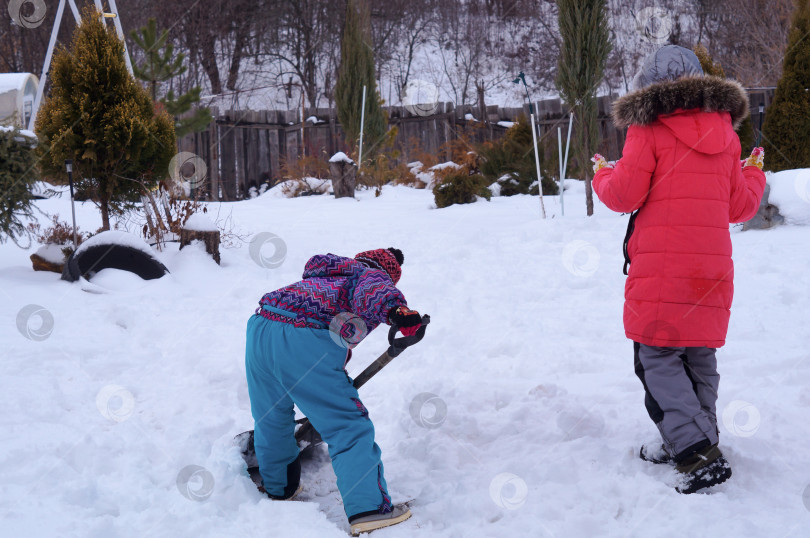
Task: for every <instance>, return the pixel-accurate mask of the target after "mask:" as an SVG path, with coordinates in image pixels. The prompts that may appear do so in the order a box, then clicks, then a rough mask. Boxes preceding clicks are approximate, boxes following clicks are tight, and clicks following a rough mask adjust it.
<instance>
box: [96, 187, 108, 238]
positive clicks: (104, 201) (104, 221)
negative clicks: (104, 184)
mask: <svg viewBox="0 0 810 538" xmlns="http://www.w3.org/2000/svg"><path fill="white" fill-rule="evenodd" d="M98 204H99V206H100V207H101V229H102V231H107V230H109V229H110V199H109V198H108V197H106V196H102V198H101V199H100V200H99V201H98Z"/></svg>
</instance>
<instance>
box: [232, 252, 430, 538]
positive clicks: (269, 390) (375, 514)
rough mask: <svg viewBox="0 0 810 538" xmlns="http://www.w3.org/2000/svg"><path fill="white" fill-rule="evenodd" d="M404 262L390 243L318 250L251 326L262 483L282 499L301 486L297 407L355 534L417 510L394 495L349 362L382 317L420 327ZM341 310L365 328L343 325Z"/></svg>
mask: <svg viewBox="0 0 810 538" xmlns="http://www.w3.org/2000/svg"><path fill="white" fill-rule="evenodd" d="M402 263H403V256H402V253H401V252H400V251H399V250H397V249H394V248H389V249H378V250H371V251H368V252H362V253H360V254H358V255H357V256H355V257H354V258H344V257H341V256H336V255H334V254H326V255H317V256H314V257H312V258H311V259H310V260H309V261H308V262H307V264H306V268H305V269H304V276H303V280H301V281H300V282H296V283H294V284H290V285H289V286H286V287H284V288H281V289H279V290H276V291H274V292H270V293H268V294H266V295H265V296H264V297H262V299H261V301H260V302H259V305H260V306H259V308H258V309H257V311H256V314H254V315H253V316H252V317H251V318H250V320H249V321H248V326H247V348H246V352H245V368H246V370H247V382H248V391H249V394H250V407H251V412H252V414H253V419H254V421H255V431H254V446H255V449H256V458H257V460H258V463H259V471H260V473H261V476H262V480H263V482H264V489H265V490H266V492H267V494H268V495H269V496H270V497H271V498H273V499H277V500H286V499H291V498H293V497H294V496H295V495H297V494H298V492H300V491H301V486H300V483H299V482H300V474H301V465H300V462H299V459H298V456H299V449H298V444H297V442H296V440H295V435H294V432H295V413H294V410H293V404H295V405H297V406H298V408H299V409H300V410H301V411H302V412H303V413H304V414H305V415H306V416H307V418H308V419H309V421H310V422H311V423H312V425H313V426H314V427H315V429H316V430H317V431H318V432H319V433H320V435H321V437H322V438H323V440H324V441H325V442H326V443H327V444H328V445H329V456H330V458H331V459H332V467H333V468H334V471H335V475H337V486H338V489H339V490H340V494H341V497H342V498H343V506H344V509H345V511H346V515H347V517H348V518H349V523H350V524H351V526H352V532H353V533H359V532H366V531H370V530H374V529H377V528H381V527H386V526H388V525H393V524H396V523H400V522H402V521H404V520H406V519H408V518H409V517H410V515H411V513H410V511H409V510H408V508H407V506H405V505H394V504H392V502H391V498H390V497H389V495H388V489H387V486H386V482H385V477H384V473H383V464H382V461H381V459H380V455H381V452H380V448H379V447H378V446H377V443H375V442H374V425H373V424H372V423H371V419H370V418H369V415H368V411H367V410H366V408H365V407H364V406H363V403H362V402H361V401H360V398H359V396H358V394H357V389H356V388H354V386H353V385H352V382H351V380H350V379H349V376H348V375H347V374H346V371H345V369H344V368H345V365H346V363H347V362H348V360H349V358H350V357H351V349H350V348H351V347H354V346H355V345H356V344H357V343H359V341H360V340H362V339H363V338H364V337H365V336H366V335H367V334H368V332H370V331H372V330H374V328H376V327H377V326H378V325H379V324H381V323H389V324H395V325H397V326H398V327H400V330H401V332H402V333H403V334H405V335H406V336H407V335H413V334H414V333H416V330H417V329H418V328H419V326H420V324H421V319H422V318H421V316H420V315H419V313H417V312H416V311H414V310H410V309H408V307H407V303H406V302H405V297H404V296H403V295H402V293H401V292H400V291H399V290H398V289H397V288H396V283H397V282H398V281H399V278H400V275H401V268H400V266H401V265H402ZM340 314H343V315H344V316H347V317H348V316H357V317H359V318H360V319H361V320H362V322H363V323H364V324H365V327H362V325H363V324H362V323H359V322H354V323H344V324H342V326H341V323H340V321H341V319H342V318H341V317H338V316H339V315H340ZM336 317H338V319H337V320H336V323H335V322H333V320H335V318H336ZM330 323H331V324H332V327H331V330H330ZM335 325H337V327H336V326H335ZM358 325H360V327H358Z"/></svg>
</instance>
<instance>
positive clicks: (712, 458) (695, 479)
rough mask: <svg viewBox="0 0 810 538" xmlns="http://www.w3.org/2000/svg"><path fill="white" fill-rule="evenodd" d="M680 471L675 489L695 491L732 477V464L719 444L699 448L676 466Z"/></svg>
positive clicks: (680, 491) (684, 491) (681, 491)
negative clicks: (721, 450) (718, 446)
mask: <svg viewBox="0 0 810 538" xmlns="http://www.w3.org/2000/svg"><path fill="white" fill-rule="evenodd" d="M675 469H676V470H677V471H678V473H680V475H679V477H678V484H677V485H676V486H675V490H676V491H677V492H678V493H685V494H688V493H695V492H696V491H699V490H701V489H705V488H708V487H711V486H715V485H717V484H722V483H723V482H725V481H726V480H728V479H729V478H731V466H730V465H729V464H728V461H726V458H725V456H723V453H722V452H720V449H719V448H717V445H711V446H708V447H706V448H703V449H701V450H698V451H697V452H695V454H693V455H692V456H689V457H688V458H686V459H684V460H683V461H681V462H680V463H678V464H677V465H676V466H675Z"/></svg>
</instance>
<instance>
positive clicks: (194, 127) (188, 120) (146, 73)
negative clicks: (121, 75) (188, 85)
mask: <svg viewBox="0 0 810 538" xmlns="http://www.w3.org/2000/svg"><path fill="white" fill-rule="evenodd" d="M130 36H132V40H133V41H135V44H136V45H137V46H138V47H140V48H141V49H142V50H143V55H144V58H143V62H141V64H137V63H136V62H135V60H134V59H133V60H132V71H133V73H134V74H135V76H136V77H137V78H138V79H140V80H143V81H144V82H146V83H147V85H148V86H149V92H150V94H151V95H152V101H154V102H155V103H157V102H158V98H157V96H158V93H159V92H158V86H159V84H160V83H162V82H166V81H167V80H171V79H172V78H174V77H176V76H178V75H182V74H183V73H185V72H186V70H187V69H188V68H187V66H186V65H185V64H184V62H185V59H186V56H185V54H183V53H182V52H181V53H178V54H176V55H175V53H174V45H172V43H171V42H170V41H169V31H168V30H165V29H164V30H162V31H160V32H158V29H157V22H156V21H155V19H153V18H152V19H149V22H148V23H147V24H146V26H144V27H142V28H141V29H140V31H135V30H133V31H132V32H131V33H130ZM200 91H201V89H200V87H199V86H196V87H194V88H192V89H191V90H189V91H188V93H184V94H182V95H179V96H177V97H175V95H174V91H173V90H169V91H168V92H167V93H166V96H165V97H163V98H162V99H160V102H161V103H163V106H165V107H166V112H168V113H169V115H171V116H172V117H173V118H174V131H175V135H176V136H177V138H182V137H183V136H185V135H187V134H188V133H193V132H197V131H201V130H203V129H205V128H206V127H207V126H208V124H209V123H211V112H210V111H209V110H208V109H207V108H197V109H195V110H194V113H193V114H192V115H190V116H187V117H183V118H181V117H180V116H181V115H182V114H184V113H186V112H188V111H189V110H191V108H192V107H193V106H194V105H195V104H197V103H199V102H200Z"/></svg>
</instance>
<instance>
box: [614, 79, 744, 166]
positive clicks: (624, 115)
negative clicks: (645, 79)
mask: <svg viewBox="0 0 810 538" xmlns="http://www.w3.org/2000/svg"><path fill="white" fill-rule="evenodd" d="M748 107H749V105H748V94H747V93H746V92H745V89H744V88H743V87H742V86H741V85H740V84H739V83H738V82H735V81H733V80H729V79H724V78H719V77H713V76H690V77H684V78H680V79H677V80H674V81H663V82H657V83H655V84H652V85H650V86H647V87H645V88H643V89H641V90H638V91H634V92H631V93H628V94H627V95H625V96H623V97H621V98H619V99H617V100H616V102H615V103H613V123H614V124H615V125H616V126H617V127H619V128H625V127H628V126H630V125H650V124H652V123H654V122H655V121H656V120H661V121H662V122H663V123H664V124H665V125H667V127H669V128H670V129H672V130H673V132H675V133H676V136H678V137H679V138H681V137H683V138H682V140H684V142H686V143H687V144H688V145H689V146H690V147H694V146H700V145H701V144H706V145H707V146H710V147H713V146H714V145H715V144H716V145H719V144H721V143H723V140H720V141H714V140H712V141H710V140H708V139H711V138H713V137H714V133H712V134H711V135H709V136H706V133H707V132H708V131H712V130H713V128H716V127H718V126H719V125H720V124H721V123H722V122H727V121H728V118H729V117H730V119H731V123H732V124H733V126H734V128H735V129H736V128H737V127H738V126H739V125H740V123H742V121H743V120H744V119H745V118H746V117H748V114H749V109H748ZM696 109H697V111H700V112H703V114H701V113H699V112H697V111H696ZM712 112H721V114H711V113H712ZM723 112H725V113H727V114H728V116H726V115H725V114H722V113H723ZM690 122H691V123H692V124H693V125H690ZM723 131H724V132H725V131H728V129H723ZM704 138H705V139H706V140H703V139H704ZM689 141H692V142H693V143H690V142H689ZM698 141H701V142H700V144H698ZM727 145H728V144H726V145H724V146H723V148H725V147H726V146H727ZM700 151H703V150H700ZM707 153H711V151H707Z"/></svg>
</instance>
